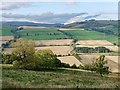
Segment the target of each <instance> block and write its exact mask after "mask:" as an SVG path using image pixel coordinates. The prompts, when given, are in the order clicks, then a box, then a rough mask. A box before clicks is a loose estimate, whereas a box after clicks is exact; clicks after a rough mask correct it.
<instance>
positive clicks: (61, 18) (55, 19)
mask: <svg viewBox="0 0 120 90" xmlns="http://www.w3.org/2000/svg"><path fill="white" fill-rule="evenodd" d="M85 14H87V13H71V14H68V13H66V14H54V13H52V12H47V13H43V14H40V15H22V14H13V13H3V14H2V17H3V18H4V19H3V21H4V20H7V19H8V20H12V19H13V20H15V19H16V20H28V21H35V22H40V23H41V22H42V23H65V22H66V21H67V20H69V19H71V18H73V17H76V16H82V15H85Z"/></svg>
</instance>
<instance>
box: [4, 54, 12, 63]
mask: <svg viewBox="0 0 120 90" xmlns="http://www.w3.org/2000/svg"><path fill="white" fill-rule="evenodd" d="M12 57H13V54H5V53H2V63H3V64H12V62H13V59H12Z"/></svg>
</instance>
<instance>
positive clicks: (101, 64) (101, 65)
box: [93, 55, 109, 76]
mask: <svg viewBox="0 0 120 90" xmlns="http://www.w3.org/2000/svg"><path fill="white" fill-rule="evenodd" d="M105 64H107V61H106V60H105V55H101V56H100V57H99V58H97V59H96V61H95V62H94V63H93V65H94V68H95V70H96V72H97V73H99V74H100V75H101V76H103V74H108V73H109V70H108V69H109V67H107V66H105Z"/></svg>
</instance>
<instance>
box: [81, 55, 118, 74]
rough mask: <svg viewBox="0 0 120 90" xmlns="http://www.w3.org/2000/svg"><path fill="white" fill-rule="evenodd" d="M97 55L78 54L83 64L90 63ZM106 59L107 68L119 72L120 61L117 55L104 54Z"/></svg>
mask: <svg viewBox="0 0 120 90" xmlns="http://www.w3.org/2000/svg"><path fill="white" fill-rule="evenodd" d="M98 57H99V55H80V58H81V59H82V60H81V63H83V64H91V63H92V62H93V61H95V60H96V58H98ZM106 60H107V61H108V64H107V65H108V66H109V70H110V71H111V72H120V71H119V68H120V61H119V59H118V56H106Z"/></svg>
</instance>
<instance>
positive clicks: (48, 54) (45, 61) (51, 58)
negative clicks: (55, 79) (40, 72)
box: [36, 49, 61, 69]
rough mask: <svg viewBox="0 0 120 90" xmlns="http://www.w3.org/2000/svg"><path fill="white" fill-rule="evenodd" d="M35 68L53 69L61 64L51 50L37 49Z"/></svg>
mask: <svg viewBox="0 0 120 90" xmlns="http://www.w3.org/2000/svg"><path fill="white" fill-rule="evenodd" d="M36 59H37V68H38V69H41V68H44V69H53V68H56V67H60V66H61V62H60V60H58V59H57V57H56V55H54V53H53V52H52V51H51V50H49V49H48V50H38V51H36Z"/></svg>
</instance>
